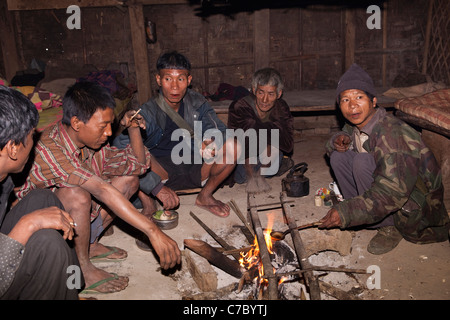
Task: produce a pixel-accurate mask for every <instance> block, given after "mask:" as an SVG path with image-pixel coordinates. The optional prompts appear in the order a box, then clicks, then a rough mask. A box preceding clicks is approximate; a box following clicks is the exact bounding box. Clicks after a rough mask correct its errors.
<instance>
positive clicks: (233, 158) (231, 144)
mask: <svg viewBox="0 0 450 320" xmlns="http://www.w3.org/2000/svg"><path fill="white" fill-rule="evenodd" d="M224 146H225V163H226V164H234V165H235V164H236V163H237V159H239V157H240V156H241V152H242V146H241V144H240V143H239V141H237V139H234V138H233V139H228V140H226V141H225V145H224Z"/></svg>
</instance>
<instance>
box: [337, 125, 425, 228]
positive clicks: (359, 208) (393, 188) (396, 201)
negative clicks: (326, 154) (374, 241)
mask: <svg viewBox="0 0 450 320" xmlns="http://www.w3.org/2000/svg"><path fill="white" fill-rule="evenodd" d="M421 145H422V144H421V141H420V136H419V134H418V133H417V132H416V131H415V130H414V129H412V128H411V127H409V126H407V125H406V124H404V123H401V122H399V121H397V120H395V119H394V118H391V117H384V118H383V119H382V120H380V122H379V123H378V124H377V125H376V126H375V127H374V128H373V130H372V133H371V134H370V137H369V139H368V140H367V141H366V142H365V143H364V145H363V147H364V149H366V150H367V151H368V152H369V153H371V154H372V155H373V156H374V159H375V163H376V169H375V171H374V173H373V176H374V182H373V184H372V187H371V188H370V189H369V190H367V191H366V192H365V193H364V194H362V195H360V196H357V197H354V198H352V199H348V200H346V201H343V202H341V203H340V204H339V205H338V206H337V207H336V209H337V210H338V212H339V215H340V218H341V221H342V227H344V228H347V227H351V226H357V225H363V224H372V223H377V222H379V221H381V220H382V219H383V218H384V217H386V216H387V215H388V214H389V213H392V212H395V211H398V210H400V209H401V208H402V206H403V205H404V204H405V203H406V202H407V201H408V198H409V196H410V194H411V192H412V191H413V189H414V187H415V184H416V181H417V177H418V174H419V168H420V161H421V151H422V150H421Z"/></svg>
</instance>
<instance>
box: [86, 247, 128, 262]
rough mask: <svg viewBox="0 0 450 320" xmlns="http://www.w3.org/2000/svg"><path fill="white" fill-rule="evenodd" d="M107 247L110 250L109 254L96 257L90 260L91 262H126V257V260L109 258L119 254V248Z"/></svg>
mask: <svg viewBox="0 0 450 320" xmlns="http://www.w3.org/2000/svg"><path fill="white" fill-rule="evenodd" d="M105 247H106V248H108V249H109V251H108V252H105V253H103V254H99V255H97V256H94V257H92V258H90V259H89V260H91V262H120V261H124V260H125V259H126V257H125V258H108V256H110V255H112V254H114V253H116V252H119V248H117V247H109V246H105Z"/></svg>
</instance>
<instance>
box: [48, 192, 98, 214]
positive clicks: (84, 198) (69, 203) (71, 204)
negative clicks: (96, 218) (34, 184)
mask: <svg viewBox="0 0 450 320" xmlns="http://www.w3.org/2000/svg"><path fill="white" fill-rule="evenodd" d="M55 193H56V195H57V196H58V198H59V199H60V200H61V202H62V203H63V205H64V208H65V210H66V211H71V209H74V208H76V209H77V210H83V209H84V210H89V209H90V207H91V200H92V198H91V194H90V193H89V192H88V191H86V190H84V189H82V188H80V187H73V188H60V189H58V190H57V191H55Z"/></svg>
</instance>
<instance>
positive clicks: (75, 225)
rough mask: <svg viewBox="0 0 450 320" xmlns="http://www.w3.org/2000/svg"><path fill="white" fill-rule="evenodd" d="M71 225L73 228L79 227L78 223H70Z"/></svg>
mask: <svg viewBox="0 0 450 320" xmlns="http://www.w3.org/2000/svg"><path fill="white" fill-rule="evenodd" d="M69 224H70V225H71V226H72V227H77V223H76V222H69Z"/></svg>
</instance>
